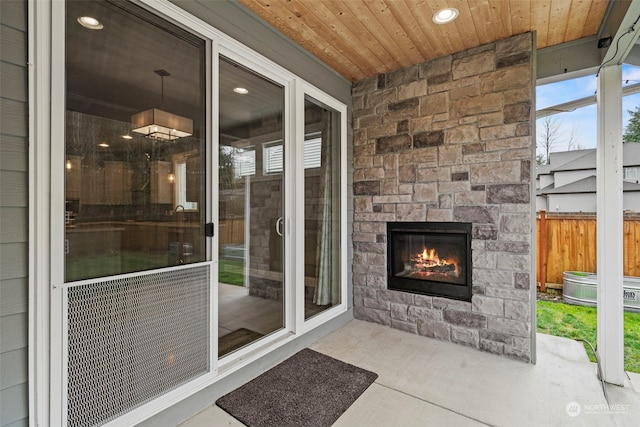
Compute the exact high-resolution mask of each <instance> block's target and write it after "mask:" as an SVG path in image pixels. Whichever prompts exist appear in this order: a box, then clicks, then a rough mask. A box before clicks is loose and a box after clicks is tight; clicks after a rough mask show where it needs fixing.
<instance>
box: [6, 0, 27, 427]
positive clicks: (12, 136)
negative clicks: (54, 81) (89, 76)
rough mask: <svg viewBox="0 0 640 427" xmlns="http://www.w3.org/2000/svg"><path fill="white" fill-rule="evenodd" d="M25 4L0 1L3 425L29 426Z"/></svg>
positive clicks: (9, 0) (11, 0)
mask: <svg viewBox="0 0 640 427" xmlns="http://www.w3.org/2000/svg"><path fill="white" fill-rule="evenodd" d="M26 17H27V2H26V1H25V0H2V1H0V402H1V403H0V426H3V427H5V426H11V427H17V426H25V425H27V424H28V406H29V405H28V403H29V402H28V364H27V351H28V349H27V344H28V343H27V337H28V333H27V331H28V306H27V293H28V279H27V274H28V235H29V234H28V215H29V213H28V143H27V128H28V126H27V123H28V104H27V99H28V91H27V86H28V84H27V68H26V63H27V19H26Z"/></svg>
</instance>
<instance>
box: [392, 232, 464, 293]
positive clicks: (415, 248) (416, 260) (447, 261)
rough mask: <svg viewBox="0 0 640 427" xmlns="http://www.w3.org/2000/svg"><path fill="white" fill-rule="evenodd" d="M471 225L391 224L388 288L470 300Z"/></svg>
mask: <svg viewBox="0 0 640 427" xmlns="http://www.w3.org/2000/svg"><path fill="white" fill-rule="evenodd" d="M471 269H472V264H471V224H469V223H462V222H388V223H387V288H388V289H393V290H396V291H405V292H413V293H417V294H422V295H433V296H442V297H448V298H453V299H459V300H464V301H471Z"/></svg>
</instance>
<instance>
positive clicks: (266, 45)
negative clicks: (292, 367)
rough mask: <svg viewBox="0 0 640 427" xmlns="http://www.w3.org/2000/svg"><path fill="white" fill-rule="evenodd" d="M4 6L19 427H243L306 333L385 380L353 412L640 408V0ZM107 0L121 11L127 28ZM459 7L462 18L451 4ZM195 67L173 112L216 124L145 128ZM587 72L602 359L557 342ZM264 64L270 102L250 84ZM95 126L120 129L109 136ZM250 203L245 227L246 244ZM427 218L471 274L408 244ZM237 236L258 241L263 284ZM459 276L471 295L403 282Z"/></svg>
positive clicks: (166, 0)
mask: <svg viewBox="0 0 640 427" xmlns="http://www.w3.org/2000/svg"><path fill="white" fill-rule="evenodd" d="M0 4H1V10H2V13H1V14H0V15H1V16H0V27H1V28H0V29H1V30H2V45H3V47H4V46H8V47H9V48H8V49H3V50H2V51H1V52H0V65H1V66H2V73H1V74H2V88H1V89H0V102H1V103H2V110H0V116H1V118H2V129H1V130H0V155H1V160H2V161H1V162H0V177H1V178H2V181H1V182H0V218H1V219H2V230H1V233H0V250H1V252H0V272H1V273H0V291H2V293H1V294H0V295H1V297H2V301H1V304H0V329H1V331H2V339H1V340H0V362H1V364H2V376H1V377H0V380H1V381H0V402H2V405H0V426H2V427H4V426H11V427H15V426H24V425H30V426H36V425H37V426H45V427H46V426H58V425H86V424H91V425H111V426H118V427H119V426H123V425H138V426H153V427H157V426H175V425H182V426H183V427H197V426H210V425H216V426H217V425H239V424H238V422H237V421H236V420H235V419H234V418H232V417H230V416H229V415H228V414H227V413H225V412H224V411H222V410H221V409H219V408H218V407H216V406H215V404H214V403H213V402H215V400H216V399H217V398H219V397H221V396H223V395H224V394H226V393H228V392H230V391H231V390H233V389H235V388H237V387H239V386H241V385H242V384H244V383H246V382H248V381H249V380H251V379H252V378H255V377H256V376H258V375H260V374H262V373H263V372H265V371H267V370H269V369H270V368H272V367H273V366H276V365H277V364H278V363H280V362H282V361H283V360H285V359H287V358H289V357H290V356H292V355H293V354H295V353H296V352H297V351H299V350H301V349H302V348H305V347H310V348H312V349H314V350H316V351H318V352H320V353H323V354H326V355H328V356H331V357H333V358H336V359H338V360H342V361H344V362H347V363H350V364H353V365H355V366H358V367H360V368H364V369H367V370H370V371H373V372H375V373H376V374H378V379H377V380H376V381H375V382H374V383H373V385H371V386H370V387H369V389H367V390H366V392H365V393H364V394H363V395H362V396H361V397H360V398H359V399H358V400H357V401H356V402H355V403H354V404H353V405H352V406H351V407H350V408H349V409H348V410H347V411H346V412H345V413H344V414H343V416H342V417H341V418H340V419H339V420H338V422H337V423H336V425H344V426H352V425H372V426H375V425H380V426H388V425H402V426H405V425H408V426H410V425H416V426H418V425H420V426H423V425H434V426H441V425H463V426H466V425H468V426H476V425H492V426H493V425H495V426H513V425H525V426H543V425H550V426H563V427H564V426H572V425H589V426H591V425H593V426H635V425H636V424H637V422H638V420H639V419H640V376H639V375H637V374H627V373H626V372H625V371H624V365H623V360H624V354H623V342H624V329H623V318H622V312H623V309H622V306H623V298H622V286H623V274H622V262H621V259H622V254H621V252H622V243H621V241H622V170H621V168H620V167H619V164H620V160H621V158H622V103H621V102H622V94H623V92H622V73H621V66H622V64H623V63H628V64H633V65H640V47H638V45H637V44H636V42H637V40H638V36H639V34H640V25H639V24H638V22H639V21H640V2H638V1H626V0H610V1H606V0H566V1H565V0H562V1H552V0H530V1H519V0H515V1H514V0H512V1H506V0H442V1H441V0H437V1H436V0H402V1H401V0H398V1H396V0H375V1H374V0H335V1H334V0H331V1H324V0H318V1H310V0H308V1H297V0H294V1H290V0H273V1H266V0H224V1H205V0H132V1H111V0H109V1H104V0H94V1H88V2H79V1H71V0H68V1H67V2H63V1H55V0H50V1H40V0H15V1H4V0H3V1H1V2H0ZM85 7H88V8H89V10H90V11H91V12H92V13H93V11H92V10H91V9H92V8H94V7H95V9H108V10H111V12H109V13H105V14H103V15H102V16H104V17H106V19H108V21H105V24H106V25H104V28H103V25H102V23H101V22H100V21H96V22H97V24H96V23H95V22H94V23H93V24H91V22H90V23H89V27H87V26H85V24H86V22H85V23H84V24H83V23H82V18H86V17H87V16H81V14H84V13H85V12H84V11H83V10H81V9H84V8H85ZM444 8H454V9H455V11H454V10H453V9H452V10H449V12H448V13H449V15H451V16H453V15H455V16H457V17H458V20H457V21H453V22H449V23H442V22H438V20H439V19H440V18H438V17H437V16H434V15H436V13H437V12H438V11H439V10H440V9H444ZM76 9H77V11H76ZM113 10H116V11H117V13H112V12H113ZM87 13H88V12H87ZM66 14H69V15H68V16H67V15H66ZM76 14H77V15H78V16H77V17H76ZM89 18H91V17H90V16H89ZM127 22H135V23H136V24H135V25H134V24H130V23H129V24H127ZM113 24H117V25H113ZM92 25H93V28H91V26H92ZM125 30H127V31H129V30H131V33H130V34H129V33H127V34H128V35H127V36H126V37H124V34H125ZM100 31H102V32H100ZM156 32H157V33H158V34H162V36H163V37H166V39H164V38H158V37H155V36H154V34H156ZM89 34H90V35H91V36H88V35H89ZM105 34H112V35H113V34H115V35H117V36H118V37H112V38H109V37H105V36H104V35H105ZM141 34H143V35H144V37H143V38H138V36H140V35H141ZM120 36H122V39H121V38H119V37H120ZM92 37H93V39H92ZM91 40H95V41H96V43H95V44H94V43H93V42H91ZM162 40H170V41H171V43H164V42H163V41H162ZM5 41H6V42H5ZM173 43H175V44H173ZM79 45H82V46H79ZM187 45H188V46H189V49H193V51H194V52H196V53H195V54H192V53H190V52H191V50H189V49H187V50H185V49H184V46H187ZM94 46H99V48H94ZM165 49H166V50H165ZM74 52H75V53H74ZM85 52H89V53H90V54H91V55H95V56H91V58H97V59H93V60H91V59H90V60H87V59H86V58H87V57H86V56H84V53H85ZM123 52H124V53H123ZM74 58H75V60H76V62H74V61H72V60H71V59H74ZM141 58H146V60H145V61H143V60H142V59H141ZM156 61H157V64H156ZM165 61H166V62H168V63H169V64H170V66H169V67H168V68H165V67H166V65H165V64H164V62H165ZM187 61H192V63H191V65H190V66H187V65H188V62H187ZM74 67H76V68H74ZM185 68H190V69H191V72H192V73H191V75H184V76H183V77H181V78H180V80H179V82H180V85H179V86H177V87H176V86H174V88H173V89H172V90H169V89H167V101H168V102H167V103H168V104H169V105H171V107H172V112H173V113H175V114H173V116H177V117H180V118H186V117H189V119H188V122H189V121H190V122H191V127H192V126H193V125H194V123H195V126H196V131H194V130H193V127H192V128H191V129H190V130H189V131H188V132H186V131H185V132H186V133H185V135H187V136H180V135H177V134H176V132H177V131H176V129H175V128H173V126H161V127H162V128H163V129H165V135H164V137H162V138H160V137H157V136H154V133H155V131H153V132H152V128H153V126H152V125H151V124H149V125H148V127H147V126H145V127H144V129H147V128H148V133H147V134H143V133H144V132H147V131H144V132H142V131H141V129H142V130H144V129H143V127H140V128H136V127H135V126H134V123H133V121H132V117H133V116H132V115H131V114H132V113H137V112H146V111H152V112H153V111H155V110H156V107H160V106H161V107H162V108H164V103H165V86H164V85H165V77H167V84H168V85H169V84H171V82H172V81H176V80H178V77H177V76H178V73H179V72H184V71H185ZM89 70H90V71H91V72H88V71H89ZM114 70H117V72H113V71H114ZM167 70H169V71H171V73H175V74H174V78H173V79H171V78H169V77H170V76H171V74H170V73H169V72H168V71H167ZM174 70H177V71H174ZM145 73H146V74H145ZM154 73H155V74H154ZM585 75H597V76H598V88H597V94H596V97H597V105H598V119H597V121H598V147H597V148H598V192H597V198H598V202H597V203H598V278H599V283H598V339H597V343H593V344H597V348H598V357H599V359H600V362H601V363H600V369H598V367H597V366H596V365H595V364H593V363H591V362H589V359H588V357H587V355H586V354H585V351H584V348H583V346H582V344H581V343H579V342H576V341H571V340H567V339H563V338H557V337H552V336H545V335H540V334H536V280H535V269H536V267H535V246H536V239H535V183H534V182H533V181H535V179H534V178H533V177H534V174H533V171H534V168H535V139H536V136H535V135H536V129H535V127H536V126H535V119H536V102H535V98H536V95H535V91H536V86H537V85H542V84H545V83H550V82H557V81H561V80H565V79H569V78H573V77H578V76H585ZM79 76H81V77H79ZM114 76H115V78H113V77H114ZM134 80H135V82H134ZM243 80H244V81H243ZM246 82H249V84H253V85H254V86H253V87H250V89H251V91H250V93H251V94H252V96H253V95H254V94H258V95H259V99H260V100H259V102H255V101H254V100H253V98H251V97H246V98H244V99H242V100H240V99H241V98H236V96H239V95H240V94H242V96H244V95H246V94H247V91H248V90H247V88H245V87H243V86H242V85H241V84H240V83H243V84H244V83H246ZM106 83H108V84H106ZM74 85H75V86H74ZM132 88H133V89H134V90H132ZM168 88H169V86H168ZM254 88H255V89H254ZM170 94H172V95H170ZM152 100H154V101H153V102H151V101H152ZM238 100H240V101H238ZM158 101H159V102H158ZM169 101H171V102H169ZM138 102H140V103H141V104H142V103H145V104H146V103H147V102H149V108H150V109H149V110H148V109H147V108H148V106H144V107H142V106H141V105H137V104H138ZM138 107H140V108H138ZM151 107H152V108H151ZM111 116H114V117H116V116H117V120H116V119H115V118H113V117H111ZM83 117H84V118H83ZM94 118H97V119H99V120H98V122H99V123H100V126H97V125H95V129H98V128H100V127H101V126H103V127H104V128H105V129H107V130H109V134H110V136H109V137H108V138H110V139H109V141H107V142H111V144H112V145H111V147H110V145H109V144H108V143H106V142H105V140H103V139H105V137H103V136H102V134H100V133H99V132H97V131H96V132H94V133H93V134H91V135H89V137H88V136H87V134H88V133H91V132H93V131H92V130H91V129H93V128H94V124H95V123H98V122H95V121H94ZM81 119H82V120H81ZM192 119H194V120H192ZM105 123H107V124H106V125H105ZM188 127H189V126H187V128H188ZM120 130H122V132H120ZM156 130H157V129H156ZM89 131H91V132H89ZM83 132H84V133H83ZM121 133H122V135H121ZM125 134H126V135H125ZM132 137H133V138H134V139H133V141H134V142H135V143H130V142H129V141H132V139H131V138H132ZM159 138H160V139H159ZM163 138H164V139H163ZM318 141H320V142H318ZM159 142H160V143H161V144H159ZM76 143H77V144H76ZM313 144H319V145H317V147H323V148H318V149H317V150H316V151H317V156H316V157H317V158H316V159H315V163H314V161H312V160H313V159H309V158H307V154H308V153H309V152H310V151H308V147H313V146H314V145H313ZM85 145H86V146H85ZM158 147H161V149H159V148H158ZM107 148H108V150H106V149H107ZM85 149H86V150H87V152H86V153H85V152H84V150H85ZM74 150H75V151H74ZM87 153H89V154H87ZM132 153H133V154H132ZM134 154H135V155H134ZM109 156H111V157H109ZM233 156H236V157H235V158H234V157H233ZM227 157H228V158H227ZM241 157H242V158H241ZM225 158H226V159H225ZM88 160H91V161H90V162H89V161H88ZM225 160H226V166H227V169H226V172H225V173H221V172H220V170H222V169H223V168H222V167H220V166H221V165H222V164H223V163H225ZM82 162H85V163H82ZM243 162H244V163H243ZM241 163H242V164H243V165H244V166H242V167H241V166H240V164H241ZM83 165H84V166H83ZM81 166H82V167H81ZM92 168H93V169H92ZM94 169H95V170H94ZM81 171H83V172H84V173H87V172H89V173H90V174H89V175H86V176H92V177H94V178H95V179H91V180H87V179H84V178H83V177H84V175H83V174H82V173H83V172H81ZM94 175H95V176H94ZM143 178H144V179H143ZM225 178H226V179H228V180H229V182H226V181H225ZM88 184H91V185H88ZM94 184H95V185H94ZM134 184H135V185H134ZM240 196H242V197H240ZM78 212H82V215H83V216H81V217H79V216H78V215H77V213H78ZM240 213H242V214H243V215H242V216H243V218H242V224H244V226H243V230H242V233H238V234H242V237H241V238H240V237H239V238H238V240H237V241H236V240H229V241H228V242H223V241H222V238H221V235H222V233H223V232H224V227H223V225H225V226H226V225H227V224H226V223H225V220H231V219H234V218H236V217H238V218H239V217H240V216H241V215H240ZM79 218H80V219H82V220H83V221H85V222H86V223H87V224H84V225H85V227H82V225H83V224H80V222H78V220H79ZM249 219H251V221H249ZM151 220H152V221H151ZM238 223H240V221H238ZM402 223H409V224H425V223H437V224H438V225H439V226H441V225H447V224H449V225H450V224H454V223H455V224H457V225H460V224H463V226H464V227H463V228H465V230H466V231H465V232H466V234H465V235H464V237H463V238H462V240H461V241H460V242H458V241H455V242H454V243H450V242H448V243H447V244H445V245H444V249H445V251H447V250H449V248H450V247H453V246H455V245H457V248H458V249H460V252H459V253H460V254H462V255H461V256H460V257H461V258H464V262H465V264H464V267H462V268H459V266H458V261H459V260H458V259H457V258H455V257H451V259H453V262H452V263H448V262H447V259H449V258H450V257H449V256H448V255H447V256H443V257H442V258H443V259H444V260H443V263H441V262H440V258H438V259H437V261H433V259H429V262H428V263H427V262H425V259H426V255H425V256H424V257H423V258H420V254H421V253H422V247H421V248H420V253H418V252H417V251H416V250H415V248H414V247H413V246H411V245H410V244H406V246H405V248H406V249H405V252H406V254H404V255H403V256H404V259H403V258H402V257H397V259H393V261H392V260H391V256H390V254H391V249H389V248H390V247H392V244H391V243H390V238H389V235H391V233H390V232H389V228H388V227H389V224H402ZM412 227H413V225H412ZM432 231H433V230H432ZM413 232H414V230H410V231H409V232H407V233H405V234H411V233H413ZM101 233H102V234H101ZM399 234H401V233H399ZM434 234H436V235H437V236H438V238H439V237H441V235H440V234H443V233H440V234H438V232H436V233H434ZM452 234H453V233H452ZM460 234H462V233H460ZM79 237H80V238H81V239H80V240H81V241H82V242H83V244H82V245H76V246H74V245H73V242H74V239H76V238H79ZM160 237H162V239H160ZM156 238H157V239H156ZM77 241H78V240H75V242H76V243H77ZM70 242H71V244H70ZM400 242H401V243H402V242H405V243H406V241H403V240H402V238H401V239H400ZM84 243H86V245H85V244H84ZM225 243H227V244H232V245H236V244H239V246H237V247H236V249H238V252H241V253H242V254H243V255H242V258H243V262H241V263H240V265H239V266H238V271H239V273H238V275H239V276H240V278H241V280H239V281H238V283H236V284H231V283H227V282H225V281H224V280H223V279H222V278H221V275H220V265H221V261H223V258H224V256H223V252H224V251H221V250H220V248H221V247H224V245H223V244H225ZM447 245H449V246H447ZM397 246H398V247H400V246H402V244H398V245H397ZM396 249H397V248H396ZM74 251H75V252H76V253H74ZM91 251H93V252H95V253H91V254H87V253H86V252H91ZM401 252H402V250H401V249H398V250H397V251H396V255H397V254H398V253H401ZM424 252H425V253H426V246H425V248H424ZM407 254H408V255H407ZM80 255H82V256H85V255H91V256H95V257H96V262H95V265H94V264H92V266H93V267H96V268H95V269H90V268H88V267H87V264H82V263H75V264H74V260H73V259H72V258H73V257H74V256H78V257H80ZM133 255H136V256H133ZM138 255H144V257H137V256H138ZM456 255H458V254H456ZM92 260H93V258H92ZM109 260H111V261H113V262H112V264H108V263H107V262H106V261H109ZM227 261H228V260H227ZM92 262H93V261H92ZM145 263H146V264H145ZM143 264H144V265H143ZM105 266H106V267H105ZM416 268H417V270H416ZM101 269H102V270H101ZM452 271H453V272H455V273H450V272H452ZM460 271H464V273H463V274H460ZM434 272H435V273H439V272H444V273H442V274H444V275H445V276H446V275H449V274H451V275H456V277H455V280H450V281H449V282H447V280H441V282H443V283H445V284H446V285H447V286H448V285H451V287H450V289H451V288H454V289H455V290H456V291H457V290H458V286H464V290H463V291H461V292H450V293H448V294H447V293H444V294H443V293H441V294H437V295H435V296H434V293H433V292H431V290H433V289H436V288H442V287H443V286H441V283H437V282H438V280H435V281H433V282H436V283H429V285H430V286H432V287H429V288H426V289H427V290H426V291H425V290H424V289H423V290H422V291H421V292H416V289H413V288H409V289H405V290H399V289H397V288H393V287H391V286H390V285H389V278H390V277H394V276H402V275H405V276H406V275H411V274H414V276H411V277H410V278H415V274H417V275H418V276H421V275H422V276H424V275H427V276H428V275H429V274H432V273H434ZM70 273H73V274H70ZM458 276H459V277H458ZM456 280H459V282H456ZM605 280H606V283H605ZM401 281H402V280H401ZM427 281H428V280H427ZM462 282H464V283H462ZM249 301H251V302H252V303H251V304H249ZM256 301H258V303H257V304H255V302H256ZM140 307H141V308H142V309H141V310H139V308H140ZM105 319H106V320H105ZM85 321H86V322H85ZM86 324H88V325H89V326H86ZM167 325H168V326H169V327H168V328H165V326H167ZM74 328H75V329H74ZM242 329H245V330H248V331H249V332H251V333H253V335H251V336H250V338H248V339H247V341H243V342H242V343H241V345H240V346H239V347H234V348H233V349H229V350H228V351H226V350H225V351H220V352H219V350H220V344H221V338H223V337H224V336H225V335H231V334H232V333H234V332H237V331H239V330H242ZM167 331H168V332H167ZM147 332H149V334H147ZM96 337H98V338H96ZM147 338H148V341H146V340H147ZM186 338H188V340H187V339H186ZM97 341H100V345H102V347H98V346H97V345H96V344H95V342H97ZM87 350H88V352H87ZM109 351H111V352H112V353H108V354H107V352H109ZM87 353H89V355H88V356H86V359H84V357H85V355H86V354H87ZM117 357H119V359H116V358H117ZM138 359H140V360H138ZM114 361H115V362H114ZM140 361H143V362H140ZM98 362H100V363H98ZM101 363H102V364H101ZM145 363H147V365H145ZM105 367H108V369H106V368H105ZM102 368H105V369H104V372H101V371H100V369H102ZM599 370H600V373H601V374H599ZM99 371H100V372H99ZM176 372H177V373H178V375H174V374H175V373H176ZM599 377H601V378H599ZM80 380H82V381H84V382H81V381H80ZM85 380H86V381H85ZM156 380H157V381H156ZM165 380H171V381H166V384H165V383H164V381H165ZM145 381H156V382H157V384H153V387H151V388H150V389H149V391H146V390H138V388H140V389H142V388H144V387H143V386H144V385H145ZM78 384H81V386H79V385H78ZM5 402H9V404H5ZM98 406H102V408H98ZM98 409H104V414H102V413H101V414H98V415H97V416H95V417H94V415H96V414H97V413H98V412H99V411H98ZM74 410H76V412H74ZM194 414H195V415H194Z"/></svg>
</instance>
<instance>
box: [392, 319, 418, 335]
mask: <svg viewBox="0 0 640 427" xmlns="http://www.w3.org/2000/svg"><path fill="white" fill-rule="evenodd" d="M391 327H392V328H394V329H399V330H401V331H405V332H410V333H412V334H417V333H418V325H416V323H415V322H407V321H403V320H399V319H391Z"/></svg>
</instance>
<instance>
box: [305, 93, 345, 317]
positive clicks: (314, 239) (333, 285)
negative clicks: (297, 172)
mask: <svg viewBox="0 0 640 427" xmlns="http://www.w3.org/2000/svg"><path fill="white" fill-rule="evenodd" d="M305 134H306V135H307V137H306V138H305V141H304V164H305V171H304V224H305V225H304V228H305V229H304V251H305V252H304V253H305V256H304V271H305V280H304V282H305V319H308V318H310V317H312V316H314V315H316V314H318V313H320V312H322V311H324V310H326V309H328V308H330V307H333V306H335V305H337V304H340V269H341V265H340V143H341V139H340V113H339V112H338V111H335V110H333V109H332V108H330V107H328V106H326V105H323V104H321V103H319V102H318V101H316V100H314V99H312V98H309V97H307V98H306V99H305Z"/></svg>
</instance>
